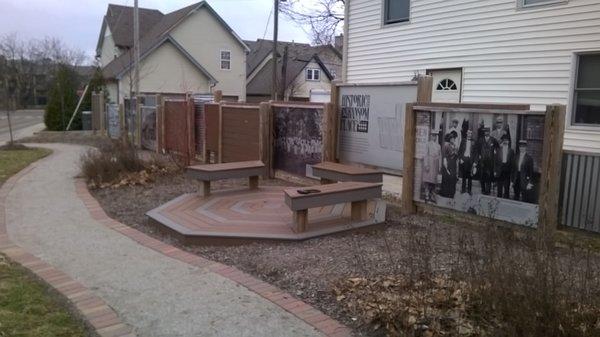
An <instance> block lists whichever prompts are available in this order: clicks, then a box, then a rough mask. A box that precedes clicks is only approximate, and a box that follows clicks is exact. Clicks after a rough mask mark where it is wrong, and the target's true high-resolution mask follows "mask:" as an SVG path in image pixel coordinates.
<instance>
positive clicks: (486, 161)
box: [478, 127, 497, 195]
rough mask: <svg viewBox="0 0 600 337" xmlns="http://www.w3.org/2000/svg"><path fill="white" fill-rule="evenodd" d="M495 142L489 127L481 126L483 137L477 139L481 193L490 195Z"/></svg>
mask: <svg viewBox="0 0 600 337" xmlns="http://www.w3.org/2000/svg"><path fill="white" fill-rule="evenodd" d="M496 147H497V142H496V140H495V139H494V138H492V136H491V135H490V128H488V127H484V128H483V138H482V139H480V140H479V145H478V149H479V156H478V163H479V164H478V167H479V170H480V171H481V176H480V181H481V193H482V194H485V195H490V194H491V193H492V181H493V179H494V156H495V153H496Z"/></svg>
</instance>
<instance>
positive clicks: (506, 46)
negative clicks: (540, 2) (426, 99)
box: [345, 0, 600, 151]
mask: <svg viewBox="0 0 600 337" xmlns="http://www.w3.org/2000/svg"><path fill="white" fill-rule="evenodd" d="M382 7H383V1H382V0H350V1H349V9H348V15H349V27H348V36H347V43H346V47H347V48H348V57H347V60H345V62H347V64H346V66H347V82H349V83H389V82H400V81H406V80H410V79H412V78H413V76H414V75H415V74H416V73H417V72H419V73H424V72H425V71H426V70H427V69H444V68H463V88H462V90H463V92H462V99H463V102H497V103H527V104H533V105H536V106H538V107H541V106H542V105H547V104H552V103H560V104H567V105H568V104H570V102H569V100H570V95H571V80H572V77H571V76H572V72H573V64H574V60H575V58H574V57H573V55H574V53H575V52H577V51H590V50H600V1H598V0H568V1H566V2H565V3H560V4H555V5H549V6H543V7H531V8H519V6H518V5H517V0H412V1H411V15H410V17H411V19H410V22H407V23H398V24H393V25H383V24H382V15H383V13H382ZM568 110H569V111H568V112H567V115H570V109H568ZM598 130H599V131H600V128H599V129H598ZM565 138H566V139H565V148H578V149H580V150H581V149H586V150H595V151H600V132H594V131H593V130H592V131H579V130H577V128H575V127H571V126H568V130H567V133H566V135H565ZM582 139H583V140H582Z"/></svg>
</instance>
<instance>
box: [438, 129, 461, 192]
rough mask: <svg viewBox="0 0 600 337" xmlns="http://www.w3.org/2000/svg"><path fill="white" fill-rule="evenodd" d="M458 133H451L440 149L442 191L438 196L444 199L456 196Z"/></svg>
mask: <svg viewBox="0 0 600 337" xmlns="http://www.w3.org/2000/svg"><path fill="white" fill-rule="evenodd" d="M457 137H458V133H456V131H451V132H450V133H449V134H447V135H446V138H445V139H444V147H443V148H442V189H441V191H440V195H441V196H443V197H446V198H454V195H455V194H456V182H457V180H458V178H457V175H456V173H457V172H456V170H457V166H456V163H457V159H458V149H457V148H456V138H457Z"/></svg>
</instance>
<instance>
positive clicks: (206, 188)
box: [202, 180, 210, 197]
mask: <svg viewBox="0 0 600 337" xmlns="http://www.w3.org/2000/svg"><path fill="white" fill-rule="evenodd" d="M202 195H203V196H205V197H208V196H209V195H210V181H209V180H203V181H202Z"/></svg>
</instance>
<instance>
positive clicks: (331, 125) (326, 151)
mask: <svg viewBox="0 0 600 337" xmlns="http://www.w3.org/2000/svg"><path fill="white" fill-rule="evenodd" d="M336 120H337V114H336V112H335V106H334V105H333V104H331V103H326V104H325V106H324V107H323V126H324V128H323V157H322V158H323V161H332V162H334V161H335V151H336V147H337V146H336V137H335V134H336V132H335V131H336V130H335V129H336V125H337V123H336Z"/></svg>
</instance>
